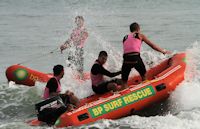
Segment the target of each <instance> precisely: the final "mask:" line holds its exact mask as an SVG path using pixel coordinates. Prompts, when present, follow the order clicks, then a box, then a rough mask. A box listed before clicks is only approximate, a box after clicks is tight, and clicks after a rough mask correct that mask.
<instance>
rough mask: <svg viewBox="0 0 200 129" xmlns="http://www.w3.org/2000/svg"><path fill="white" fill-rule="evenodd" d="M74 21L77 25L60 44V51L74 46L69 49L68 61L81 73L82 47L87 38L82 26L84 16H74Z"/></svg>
mask: <svg viewBox="0 0 200 129" xmlns="http://www.w3.org/2000/svg"><path fill="white" fill-rule="evenodd" d="M75 23H76V25H77V27H76V28H75V29H73V31H72V33H71V35H70V38H69V39H68V40H67V41H66V42H65V43H64V44H62V45H61V46H60V50H61V53H62V51H63V50H65V49H66V48H74V49H75V50H74V49H70V52H69V55H68V60H69V61H70V63H71V64H69V66H70V65H74V66H75V67H76V70H77V71H78V72H79V73H80V74H83V63H84V58H83V55H84V51H83V47H84V44H85V41H86V39H87V38H88V32H87V30H86V28H85V27H84V18H83V17H82V16H76V17H75Z"/></svg>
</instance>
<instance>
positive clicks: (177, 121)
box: [0, 0, 200, 129]
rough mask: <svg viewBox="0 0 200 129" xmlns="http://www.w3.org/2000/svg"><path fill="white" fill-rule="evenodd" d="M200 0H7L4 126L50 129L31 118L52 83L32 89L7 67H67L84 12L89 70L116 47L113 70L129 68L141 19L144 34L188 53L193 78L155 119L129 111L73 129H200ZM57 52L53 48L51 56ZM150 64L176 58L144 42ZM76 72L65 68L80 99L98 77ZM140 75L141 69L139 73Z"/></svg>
mask: <svg viewBox="0 0 200 129" xmlns="http://www.w3.org/2000/svg"><path fill="white" fill-rule="evenodd" d="M199 5H200V1H199V0H190V1H189V0H166V1H163V0H154V1H151V0H126V1H125V0H101V1H95V0H84V1H83V0H0V56H1V58H0V59H1V60H0V129H27V128H33V129H43V128H49V129H51V128H52V127H31V126H28V125H27V124H26V123H25V121H26V120H28V119H30V118H32V117H34V104H35V103H36V102H38V101H40V96H41V94H42V90H43V88H44V86H45V84H42V83H37V84H36V86H35V87H31V88H30V87H26V86H23V85H15V84H14V83H9V84H8V83H7V79H6V77H5V70H6V68H7V67H9V66H11V65H13V64H18V63H21V64H22V65H24V66H27V67H29V68H32V69H36V70H39V71H42V72H47V73H49V72H52V67H53V66H54V65H56V64H63V65H64V66H66V61H65V60H66V58H67V52H64V53H63V54H61V53H60V52H59V51H58V49H57V48H58V47H59V45H61V44H62V43H63V42H64V41H65V40H66V39H67V38H68V37H69V35H70V33H71V31H72V29H73V28H74V27H75V25H74V18H75V16H77V15H82V16H83V17H84V18H85V26H86V28H87V30H88V33H89V38H88V39H87V41H86V45H85V48H84V50H85V54H84V57H85V64H84V69H85V71H89V70H90V67H91V65H92V64H93V61H94V60H95V59H96V58H97V55H98V52H99V51H101V50H106V51H108V54H109V59H108V63H107V64H106V67H107V68H108V69H110V70H113V71H116V70H119V69H120V68H121V65H122V62H121V61H122V43H121V41H122V38H123V36H124V35H125V34H127V33H128V32H129V25H130V24H131V23H132V22H138V23H139V24H140V25H141V30H142V32H143V33H144V34H145V35H147V37H148V38H149V39H151V40H152V41H153V42H155V43H156V44H157V45H159V46H160V47H162V48H165V49H167V50H170V51H172V52H173V53H177V52H186V53H187V64H188V65H187V70H186V73H185V77H186V79H185V80H184V81H183V82H182V83H181V84H180V86H179V87H178V88H177V89H176V90H175V91H174V92H173V93H172V94H171V96H170V98H169V99H168V100H167V101H166V102H164V103H163V104H161V106H160V107H155V108H151V109H149V110H150V112H149V111H148V112H149V114H152V113H153V114H154V115H149V116H137V115H134V116H128V117H125V118H121V119H118V120H100V121H97V122H94V123H90V124H87V125H83V126H79V127H67V128H69V129H73V128H79V129H92V128H95V129H102V128H105V129H108V128H109V129H110V128H117V129H199V128H200V124H199V123H200V95H199V91H200V76H199V75H200V52H199V50H200V42H199V39H200V26H199V21H200V13H199V12H200V6H199ZM51 52H53V53H51ZM141 56H142V58H143V59H144V62H145V65H146V67H147V68H150V67H152V66H153V65H155V64H158V63H159V62H160V61H161V60H162V59H165V58H167V57H168V56H165V55H162V54H160V53H158V52H155V51H153V50H152V49H151V48H150V47H148V46H147V45H145V44H144V45H143V47H142V53H141ZM72 74H73V71H72V69H70V68H67V67H65V76H64V78H63V79H62V81H61V83H62V86H63V91H64V90H66V89H69V90H72V91H73V92H75V94H77V95H78V97H79V98H84V97H86V96H88V95H91V94H92V93H93V92H92V90H91V87H90V81H85V82H83V83H80V82H77V81H76V80H74V79H73V78H71V75H72ZM133 74H134V71H133Z"/></svg>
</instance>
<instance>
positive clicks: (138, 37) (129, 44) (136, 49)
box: [122, 22, 171, 85]
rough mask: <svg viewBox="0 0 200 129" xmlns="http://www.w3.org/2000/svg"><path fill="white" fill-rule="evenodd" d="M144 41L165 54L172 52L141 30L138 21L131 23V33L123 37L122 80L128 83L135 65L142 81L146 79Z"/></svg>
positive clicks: (125, 83)
mask: <svg viewBox="0 0 200 129" xmlns="http://www.w3.org/2000/svg"><path fill="white" fill-rule="evenodd" d="M142 41H144V42H145V43H146V44H147V45H149V46H150V47H151V48H153V49H154V50H156V51H158V52H161V53H163V54H170V53H171V52H170V51H166V50H165V49H161V48H160V47H159V46H157V45H155V44H154V43H153V42H151V41H150V40H149V39H148V38H147V37H146V36H145V35H144V34H142V33H141V32H140V26H139V24H138V23H136V22H135V23H132V24H131V25H130V33H129V34H128V35H126V36H125V37H124V38H123V50H124V52H123V53H124V54H123V65H122V81H123V84H124V85H127V81H128V77H129V74H130V71H131V69H132V68H133V67H134V68H135V69H136V70H137V71H138V72H139V74H140V76H141V78H142V81H144V80H145V79H146V68H145V65H144V63H143V60H142V58H141V57H140V50H141V45H142Z"/></svg>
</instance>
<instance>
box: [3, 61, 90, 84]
mask: <svg viewBox="0 0 200 129" xmlns="http://www.w3.org/2000/svg"><path fill="white" fill-rule="evenodd" d="M89 76H90V75H89V73H84V76H83V78H81V79H80V76H79V75H74V79H77V80H78V81H80V82H82V81H84V80H87V79H89V78H90V77H89ZM6 77H7V80H8V81H13V82H15V83H16V84H22V85H25V86H35V82H37V81H38V82H44V83H46V82H47V81H48V80H49V79H50V78H51V77H53V74H52V73H44V72H39V71H37V70H33V69H30V68H28V67H25V66H23V65H19V64H16V65H12V66H10V67H8V68H7V69H6Z"/></svg>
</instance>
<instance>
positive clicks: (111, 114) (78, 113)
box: [28, 53, 186, 127]
mask: <svg viewBox="0 0 200 129" xmlns="http://www.w3.org/2000/svg"><path fill="white" fill-rule="evenodd" d="M185 68H186V55H185V53H180V54H176V55H174V56H173V57H172V58H169V59H166V60H164V61H163V62H161V63H160V64H158V65H157V66H155V67H153V68H151V69H150V70H148V72H147V78H148V81H145V82H142V83H141V81H140V80H141V79H140V77H139V76H134V77H131V78H130V79H129V83H128V85H129V88H127V89H125V90H123V91H120V92H118V93H106V94H104V95H92V96H89V97H87V98H84V99H82V100H81V106H80V107H79V108H77V109H75V110H73V111H71V112H65V113H63V114H62V115H61V116H60V117H59V118H58V119H57V121H56V122H55V126H56V127H67V126H78V125H82V124H87V123H90V122H94V121H97V120H100V119H118V118H121V117H124V116H127V115H130V114H132V113H134V112H135V111H140V110H142V109H144V108H145V107H148V106H151V105H152V104H155V103H157V102H160V101H163V100H165V99H166V98H168V97H169V95H170V93H171V92H172V91H174V90H175V88H176V87H177V86H178V84H179V83H180V82H182V81H183V80H184V72H185ZM28 124H29V125H40V121H38V120H37V119H34V120H31V121H29V122H28Z"/></svg>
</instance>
